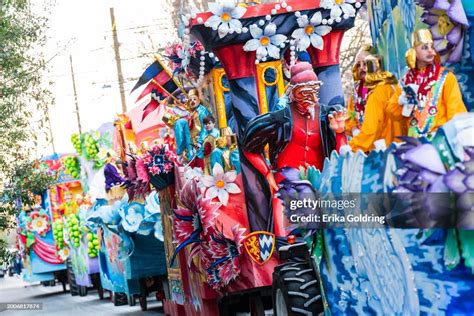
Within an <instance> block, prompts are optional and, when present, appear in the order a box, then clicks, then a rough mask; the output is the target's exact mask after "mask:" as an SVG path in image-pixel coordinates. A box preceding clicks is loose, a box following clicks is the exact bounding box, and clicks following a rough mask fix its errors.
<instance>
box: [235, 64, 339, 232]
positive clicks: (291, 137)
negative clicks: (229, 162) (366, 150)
mask: <svg viewBox="0 0 474 316" xmlns="http://www.w3.org/2000/svg"><path fill="white" fill-rule="evenodd" d="M320 86H321V82H320V81H319V80H318V77H317V76H316V74H315V72H314V71H313V67H312V66H311V65H310V64H309V63H306V62H301V63H298V64H296V65H295V66H293V67H292V68H291V82H290V88H289V90H288V92H287V94H288V96H289V99H290V105H289V106H288V107H286V108H284V109H282V110H279V111H275V112H271V113H266V114H263V115H259V116H257V117H255V118H254V119H252V120H251V121H250V122H249V124H248V125H247V128H246V131H245V135H244V140H243V148H244V154H245V156H246V157H247V159H248V160H249V161H250V162H251V163H252V165H253V166H254V167H255V168H256V169H257V170H258V171H259V172H260V173H262V174H263V175H264V176H265V178H266V179H267V181H268V183H269V185H270V187H271V189H272V193H275V192H276V191H278V190H279V187H278V184H282V183H283V182H285V181H286V182H288V181H289V182H293V183H296V182H298V183H299V184H301V181H300V180H301V179H300V178H299V175H300V168H301V167H303V168H304V169H307V168H308V167H309V166H314V167H316V168H317V169H318V170H322V168H323V165H324V159H325V157H328V156H329V155H330V153H331V152H332V150H334V149H335V150H339V148H340V147H341V146H342V145H345V144H346V136H345V133H344V125H345V123H344V121H345V119H346V113H345V111H344V110H343V108H342V106H331V107H328V106H323V105H320V104H319V99H318V93H319V88H320ZM267 144H268V146H269V158H270V166H269V165H268V164H267V162H266V160H265V157H264V155H263V153H264V148H265V146H266V145H267ZM306 189H307V190H310V189H311V188H306ZM301 192H304V189H303V191H301ZM272 205H273V207H272V208H273V218H272V219H270V221H269V225H268V228H267V230H273V231H274V232H275V234H276V236H287V235H288V234H289V233H290V232H289V231H287V224H286V223H285V217H284V214H283V207H282V204H281V201H280V200H279V199H278V198H276V197H274V198H273V200H272ZM272 223H273V225H271V224H272Z"/></svg>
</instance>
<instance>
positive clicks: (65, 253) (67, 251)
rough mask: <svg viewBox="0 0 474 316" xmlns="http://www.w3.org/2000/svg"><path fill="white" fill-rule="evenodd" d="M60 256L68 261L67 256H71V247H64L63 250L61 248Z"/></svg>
mask: <svg viewBox="0 0 474 316" xmlns="http://www.w3.org/2000/svg"><path fill="white" fill-rule="evenodd" d="M58 257H59V258H61V260H63V261H66V260H67V258H68V257H69V248H67V247H64V248H62V249H61V250H59V251H58Z"/></svg>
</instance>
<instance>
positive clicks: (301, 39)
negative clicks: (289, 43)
mask: <svg viewBox="0 0 474 316" xmlns="http://www.w3.org/2000/svg"><path fill="white" fill-rule="evenodd" d="M322 20H323V18H322V16H321V12H316V13H315V14H314V15H313V17H312V18H311V20H309V18H308V16H307V15H302V16H300V17H299V18H298V19H296V22H298V26H299V27H300V28H298V29H296V30H294V31H293V34H291V37H293V38H294V39H296V40H297V43H298V44H297V49H298V51H300V52H301V51H304V50H306V49H307V48H308V47H309V45H313V46H314V47H315V48H317V49H320V50H322V49H323V48H324V42H323V38H322V37H323V36H324V35H326V34H328V33H329V32H331V27H330V26H327V25H320V24H321V21H322Z"/></svg>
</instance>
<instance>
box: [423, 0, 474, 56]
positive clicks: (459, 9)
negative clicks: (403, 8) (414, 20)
mask: <svg viewBox="0 0 474 316" xmlns="http://www.w3.org/2000/svg"><path fill="white" fill-rule="evenodd" d="M418 2H419V4H420V5H421V6H422V7H423V8H424V9H425V12H424V13H423V15H422V19H423V22H424V23H426V24H428V25H429V28H430V30H431V33H432V34H433V40H434V43H435V47H436V50H437V51H438V53H439V54H440V56H441V58H442V60H443V62H446V63H448V64H453V63H457V62H459V61H460V60H461V56H462V50H463V39H464V32H465V29H466V28H467V27H468V26H469V22H468V21H467V17H466V12H465V11H464V8H463V5H462V2H461V0H434V1H433V0H420V1H418Z"/></svg>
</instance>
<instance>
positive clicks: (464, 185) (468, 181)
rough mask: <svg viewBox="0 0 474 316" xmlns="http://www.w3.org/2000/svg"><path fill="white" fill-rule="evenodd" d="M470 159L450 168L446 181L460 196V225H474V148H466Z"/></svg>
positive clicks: (466, 226) (458, 203)
mask: <svg viewBox="0 0 474 316" xmlns="http://www.w3.org/2000/svg"><path fill="white" fill-rule="evenodd" d="M466 154H467V156H468V160H466V161H464V162H463V163H461V164H459V165H457V166H456V168H455V169H452V170H450V171H449V172H448V173H447V174H446V175H445V176H444V181H445V183H446V185H447V186H448V188H449V189H450V190H452V191H454V192H456V193H457V194H458V195H459V197H458V200H457V206H458V207H459V209H460V214H459V216H458V225H459V227H465V228H472V227H474V148H469V149H467V150H466Z"/></svg>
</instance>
